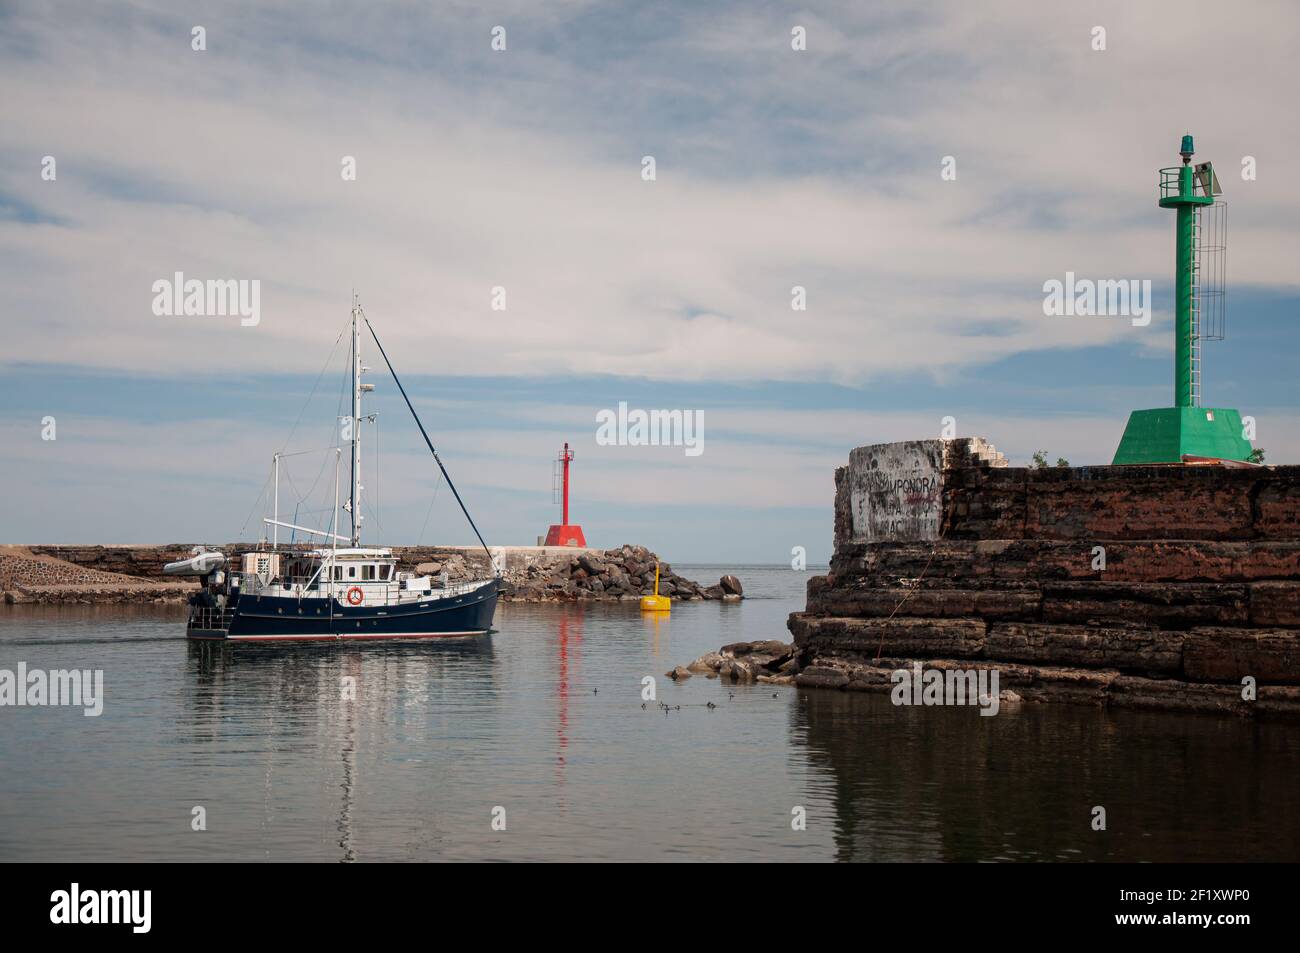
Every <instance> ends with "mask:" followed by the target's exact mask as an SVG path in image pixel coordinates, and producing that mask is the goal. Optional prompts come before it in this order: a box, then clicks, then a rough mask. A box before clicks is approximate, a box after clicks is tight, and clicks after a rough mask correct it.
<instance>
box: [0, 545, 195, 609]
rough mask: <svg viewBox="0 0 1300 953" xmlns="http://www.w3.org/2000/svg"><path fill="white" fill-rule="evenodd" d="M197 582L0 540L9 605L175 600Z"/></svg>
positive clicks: (0, 581) (0, 583) (0, 579)
mask: <svg viewBox="0 0 1300 953" xmlns="http://www.w3.org/2000/svg"><path fill="white" fill-rule="evenodd" d="M196 588H197V585H196V584H195V583H193V582H186V581H177V580H168V581H162V580H153V579H145V578H142V577H140V576H134V575H126V574H123V573H115V572H106V571H103V570H99V569H93V568H87V567H85V566H80V565H78V564H76V563H73V562H70V561H68V560H64V559H58V558H55V557H53V556H49V555H45V554H43V553H37V552H32V551H31V550H30V549H28V548H27V547H24V546H0V593H3V599H2V601H3V602H5V603H6V604H8V605H22V604H26V603H36V604H46V605H49V604H56V605H67V604H104V603H133V604H142V603H169V602H177V603H179V602H184V601H185V600H186V599H187V598H188V597H189V595H190V593H191V592H193V591H194V590H195V589H196Z"/></svg>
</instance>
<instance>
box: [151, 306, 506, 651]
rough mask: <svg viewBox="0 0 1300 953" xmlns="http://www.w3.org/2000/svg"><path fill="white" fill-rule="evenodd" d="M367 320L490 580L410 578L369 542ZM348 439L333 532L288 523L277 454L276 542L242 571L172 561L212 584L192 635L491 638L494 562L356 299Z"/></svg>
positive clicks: (209, 562) (179, 570)
mask: <svg viewBox="0 0 1300 953" xmlns="http://www.w3.org/2000/svg"><path fill="white" fill-rule="evenodd" d="M363 322H364V323H365V325H366V327H367V328H368V329H369V331H370V334H371V336H372V337H373V338H374V341H375V345H376V346H377V347H378V348H379V352H380V354H381V355H382V356H383V358H384V362H385V363H386V364H387V365H388V370H389V372H390V373H392V375H393V381H394V383H396V384H397V388H398V390H399V391H401V393H402V397H403V399H405V400H406V405H407V407H408V408H409V409H410V411H411V415H412V416H413V417H414V418H415V422H416V425H417V426H418V427H419V428H420V433H421V435H422V436H423V437H424V440H425V443H426V444H428V447H429V450H430V452H432V454H433V458H434V460H435V461H436V462H437V464H438V467H439V469H440V470H441V471H442V475H443V476H444V477H445V478H446V479H447V485H448V486H449V487H450V488H451V491H452V493H453V494H454V495H455V497H456V502H457V503H459V504H460V507H461V510H462V511H463V512H464V513H465V517H466V519H468V520H469V524H470V526H471V527H472V528H473V530H474V533H475V535H476V536H477V537H478V540H479V542H480V543H481V544H483V549H484V551H485V552H487V553H488V558H489V561H490V564H491V565H492V566H493V570H494V574H493V576H492V577H491V578H486V579H476V580H471V581H469V582H461V583H457V584H450V583H449V582H448V580H447V579H446V577H445V576H443V577H432V576H429V575H425V574H420V573H418V572H411V571H405V572H404V571H401V570H400V569H399V565H398V560H397V558H396V557H395V556H394V555H393V551H392V550H391V549H385V548H377V547H363V546H362V545H361V515H360V513H359V510H360V505H359V500H360V496H359V492H360V490H361V486H360V483H359V479H360V474H361V424H362V421H363V420H366V419H368V418H364V417H363V416H362V413H361V398H362V394H364V393H368V392H369V391H371V390H373V385H370V384H363V383H362V382H361V375H362V374H363V373H364V372H365V371H366V370H367V368H365V367H364V366H363V365H362V363H361V325H362V323H363ZM344 420H345V421H346V420H347V418H344ZM344 432H345V433H349V434H350V436H351V439H350V441H349V442H350V450H351V467H350V469H351V478H350V481H349V493H348V498H347V501H346V502H345V503H343V505H342V506H340V505H339V499H338V498H339V490H340V487H339V482H340V481H339V464H340V463H341V458H342V453H343V449H344V448H343V447H334V448H331V449H332V452H333V453H334V454H335V461H336V466H335V491H334V497H335V499H334V516H333V517H332V519H331V526H330V527H329V529H328V530H319V529H312V528H310V527H304V526H298V525H296V524H295V523H288V522H283V521H281V520H280V518H279V464H280V456H281V455H280V454H276V456H275V457H274V470H275V480H276V493H275V501H276V502H275V506H276V510H275V512H274V514H273V515H272V516H271V517H269V518H266V519H265V520H264V521H263V522H265V523H266V524H268V525H269V526H271V527H273V530H272V538H271V539H270V540H263V543H262V544H260V545H259V546H258V547H257V548H256V549H255V550H253V551H250V552H246V553H243V554H242V555H241V556H240V558H239V561H238V564H237V565H234V564H232V565H227V563H228V562H231V561H230V560H228V559H227V557H226V556H225V555H224V554H223V553H219V552H198V553H196V554H195V555H194V556H193V557H192V558H190V559H186V560H182V561H179V562H175V563H170V564H168V565H167V566H166V567H165V568H164V572H165V573H167V574H169V575H180V576H197V577H200V578H201V579H202V581H203V588H202V589H201V590H200V591H199V592H198V593H197V594H196V595H195V596H194V597H193V598H192V599H191V600H190V614H189V619H188V621H187V622H186V627H185V631H186V635H187V636H189V637H190V638H193V639H212V640H219V641H229V642H284V641H319V640H338V639H368V640H369V639H428V638H444V637H450V636H472V635H482V634H486V633H487V632H489V631H491V629H492V618H493V616H494V614H495V612H496V603H497V595H498V593H499V591H500V588H501V579H500V574H499V571H497V570H496V565H495V561H493V560H492V555H491V552H490V551H489V550H488V549H487V544H486V543H483V537H482V535H481V534H480V533H479V531H478V527H477V526H475V525H474V520H473V518H472V517H470V515H469V511H468V509H466V507H465V504H464V502H463V501H462V500H461V497H460V494H459V493H458V492H457V491H456V487H455V485H454V484H452V482H451V478H450V476H448V475H447V470H446V467H444V466H443V464H442V460H441V459H440V458H439V456H438V451H437V450H435V449H434V447H433V443H432V441H430V440H429V435H428V433H427V432H426V431H425V429H424V425H423V424H422V423H421V422H420V418H419V415H417V414H416V413H415V408H414V407H413V406H412V405H411V401H410V398H409V397H407V396H406V390H405V388H403V387H402V382H401V381H400V380H399V379H398V377H397V373H396V372H395V371H394V370H393V365H392V363H391V362H390V361H389V360H388V355H387V354H385V353H384V348H383V345H382V344H380V343H379V338H378V336H377V335H375V331H374V328H373V327H371V325H370V322H369V320H367V319H366V317H365V315H364V313H363V312H362V311H361V308H360V305H358V304H357V303H356V301H355V300H354V301H353V307H352V417H351V420H350V427H347V428H346V429H345V431H344ZM340 512H346V513H348V514H349V515H350V516H351V530H352V531H351V535H350V536H344V535H341V534H339V533H338V532H337V529H336V524H337V522H338V514H339V513H340ZM280 528H288V529H292V530H293V531H294V532H296V533H297V532H301V533H307V534H312V535H316V536H322V537H325V538H326V539H327V540H328V545H322V546H320V547H318V548H315V549H309V550H303V549H300V548H287V549H281V548H280V546H279V544H278V540H279V530H280ZM340 543H342V544H343V545H340Z"/></svg>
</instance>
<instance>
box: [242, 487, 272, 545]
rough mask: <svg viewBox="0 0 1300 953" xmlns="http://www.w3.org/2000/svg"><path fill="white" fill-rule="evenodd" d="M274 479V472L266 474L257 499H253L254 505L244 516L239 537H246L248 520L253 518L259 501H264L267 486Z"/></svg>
mask: <svg viewBox="0 0 1300 953" xmlns="http://www.w3.org/2000/svg"><path fill="white" fill-rule="evenodd" d="M272 479H273V476H272V474H271V473H268V474H267V475H266V480H265V481H264V482H263V483H262V490H261V492H259V493H258V494H257V498H256V499H255V500H253V505H252V507H251V508H250V509H249V511H248V515H247V516H245V517H244V525H243V526H241V527H239V538H240V539H243V538H244V531H245V530H247V529H248V521H249V520H251V519H252V518H253V514H254V513H256V512H257V504H258V503H261V502H262V499H263V498H264V497H265V496H266V488H267V487H269V486H270V485H271V480H272ZM262 512H266V511H265V510H263V511H262Z"/></svg>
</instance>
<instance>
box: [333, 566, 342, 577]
mask: <svg viewBox="0 0 1300 953" xmlns="http://www.w3.org/2000/svg"><path fill="white" fill-rule="evenodd" d="M334 578H335V579H342V578H343V567H342V566H335V567H334Z"/></svg>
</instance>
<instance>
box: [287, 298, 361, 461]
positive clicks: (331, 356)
mask: <svg viewBox="0 0 1300 953" xmlns="http://www.w3.org/2000/svg"><path fill="white" fill-rule="evenodd" d="M347 329H348V326H347V325H346V324H345V325H343V327H342V329H341V330H340V331H339V336H338V337H336V338H335V339H334V346H333V347H331V348H330V353H329V357H327V358H325V363H324V364H323V365H321V369H320V373H319V374H317V375H316V383H314V384H312V385H311V393H310V394H308V395H307V400H306V401H305V402H304V403H303V405H302V410H300V411H298V419H297V420H295V421H294V422H293V428H292V429H290V431H289V436H288V438H287V439H286V440H285V441H284V443H283V444H281V445H280V449H281V450H283V449H284V448H285V447H287V446H289V441H290V440H292V439H293V435H294V434H295V433H297V432H298V425H299V424H300V423H302V415H303V414H305V413H306V412H307V408H308V406H310V404H311V399H312V398H313V397H315V396H316V388H317V387H319V386H320V382H321V379H322V378H324V376H325V372H326V371H327V370H329V366H330V361H332V360H334V350H335V348H337V347H338V346H339V341H342V340H343V332H344V331H346V330H347Z"/></svg>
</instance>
